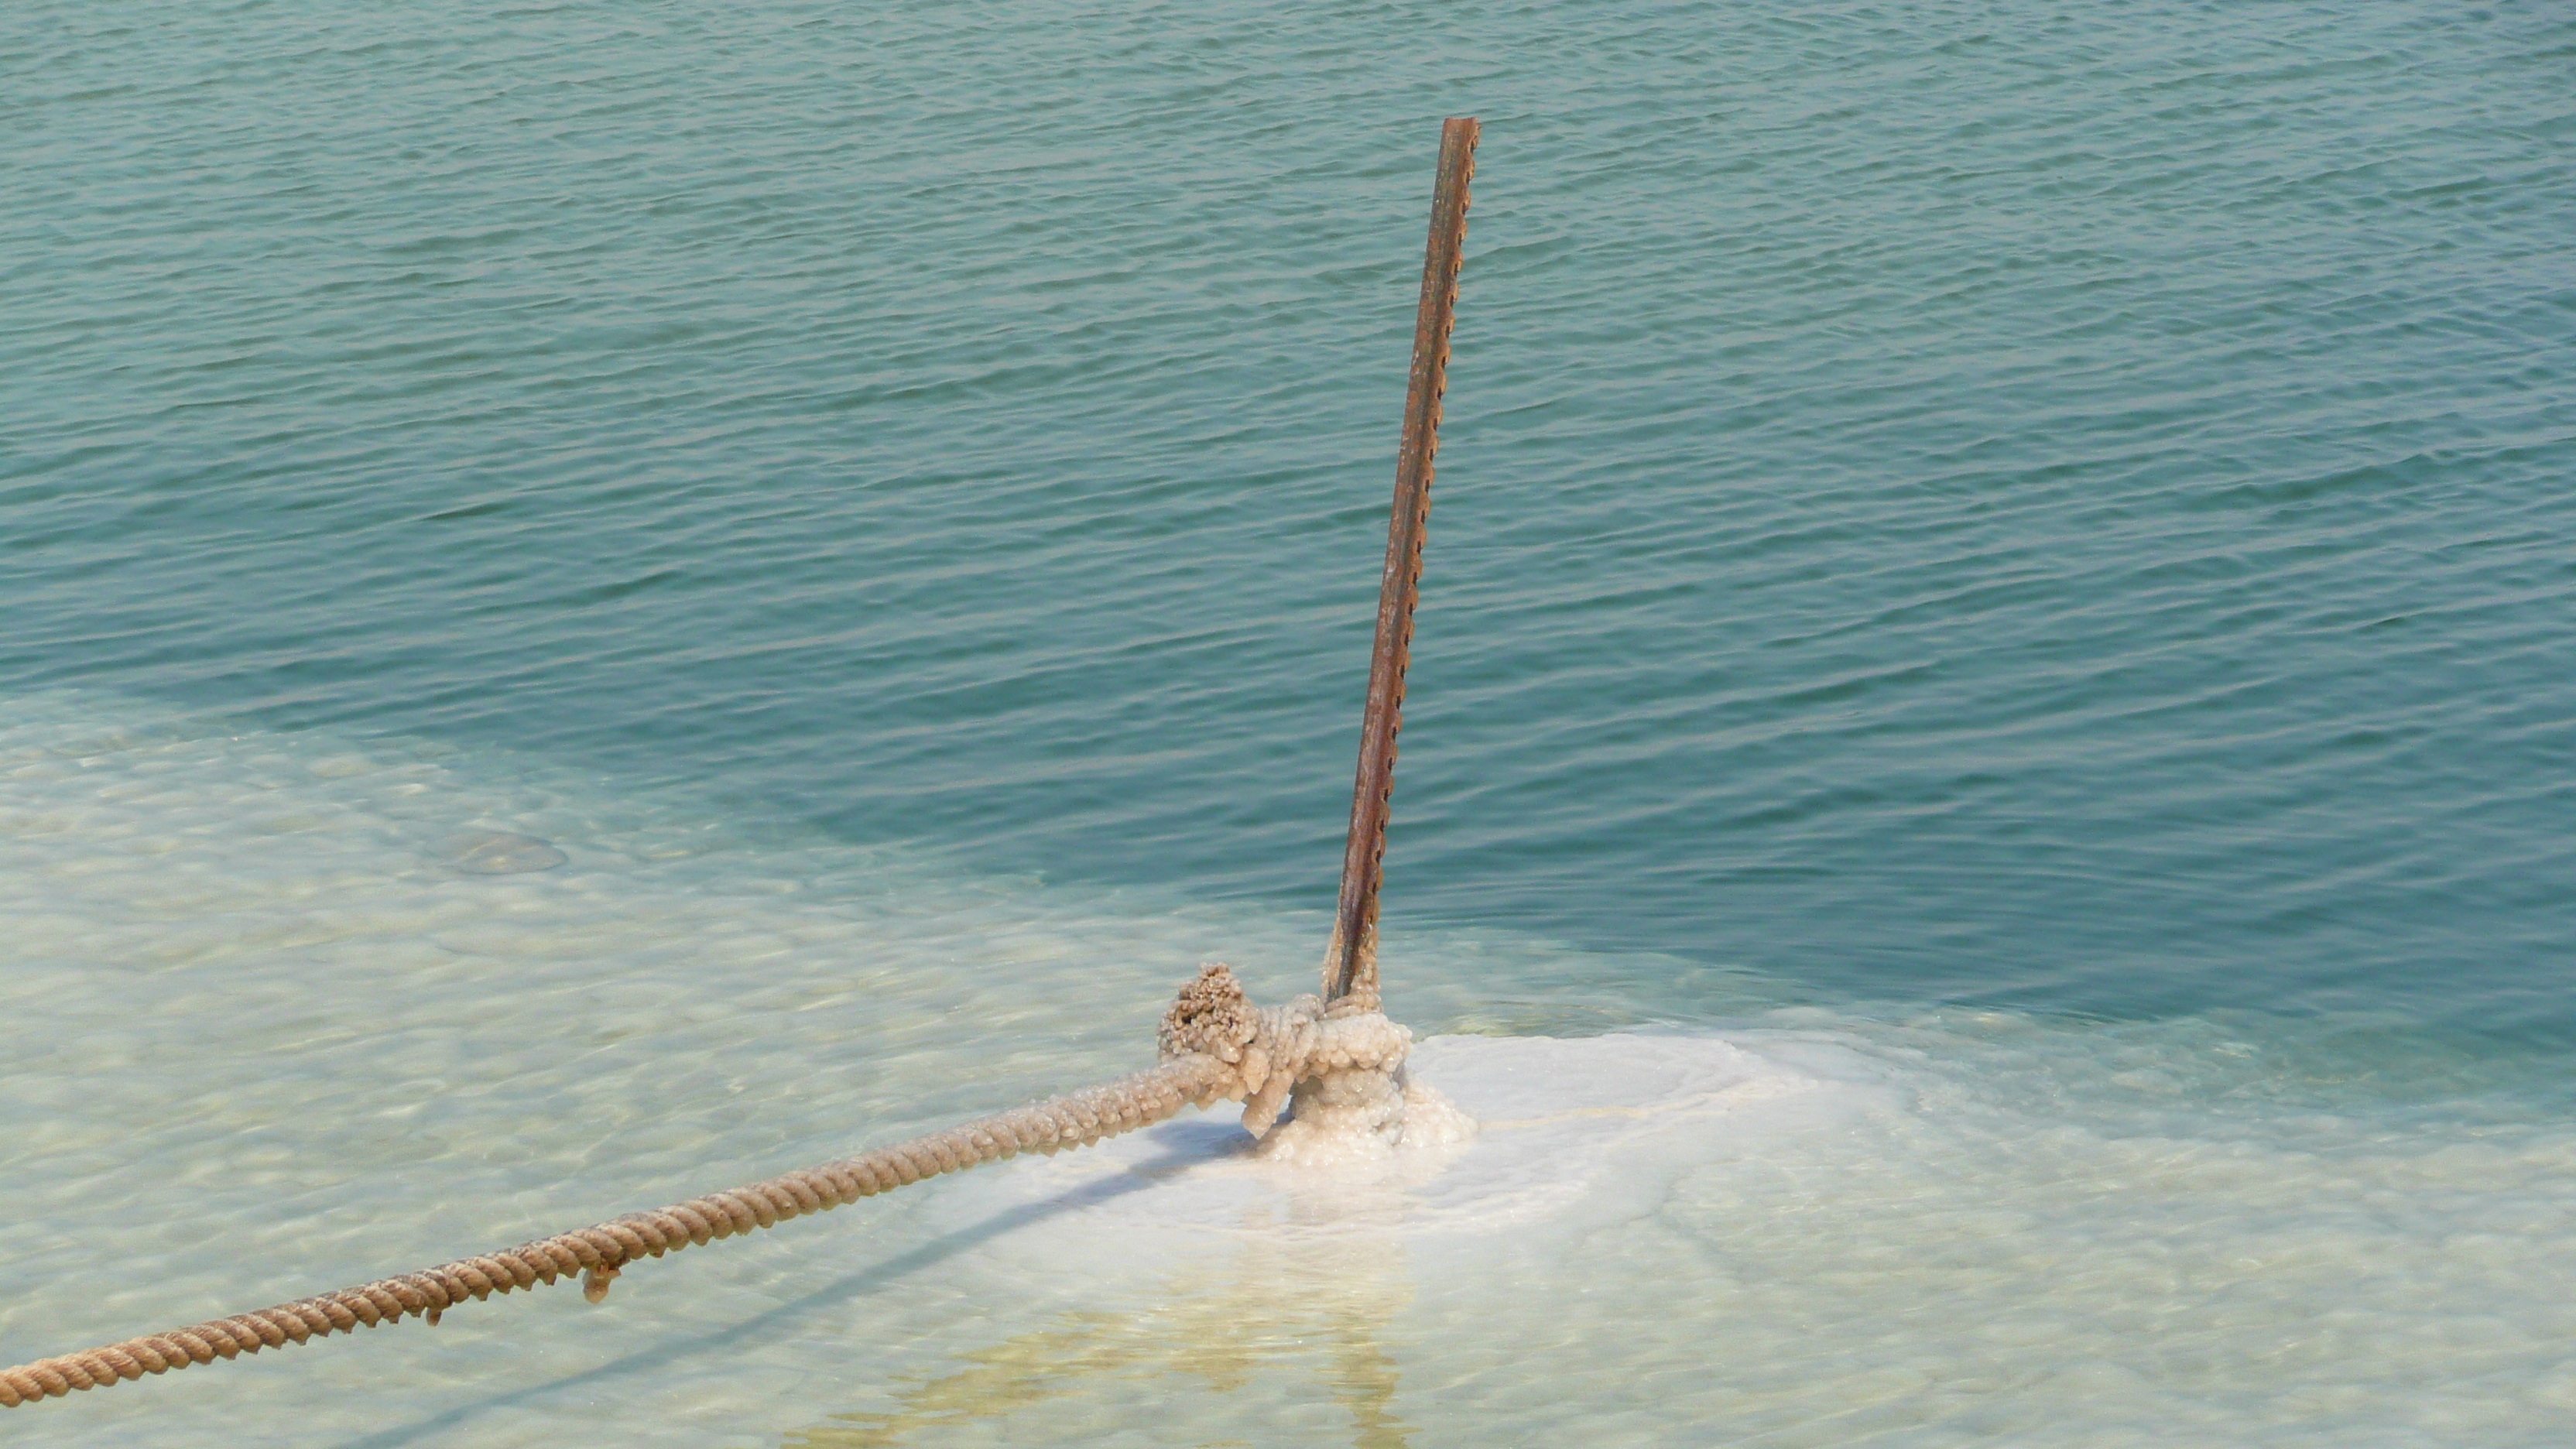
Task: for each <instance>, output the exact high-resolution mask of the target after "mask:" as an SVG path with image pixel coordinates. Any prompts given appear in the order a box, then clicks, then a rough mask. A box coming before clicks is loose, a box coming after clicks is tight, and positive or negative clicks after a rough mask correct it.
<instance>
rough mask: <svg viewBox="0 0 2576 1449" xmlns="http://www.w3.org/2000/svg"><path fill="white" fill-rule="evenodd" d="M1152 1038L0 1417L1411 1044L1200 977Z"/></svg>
mask: <svg viewBox="0 0 2576 1449" xmlns="http://www.w3.org/2000/svg"><path fill="white" fill-rule="evenodd" d="M1160 1040H1161V1047H1162V1056H1163V1062H1162V1065H1160V1066H1158V1067H1156V1068H1154V1069H1153V1070H1152V1071H1148V1072H1138V1073H1136V1074H1135V1075H1133V1076H1128V1077H1121V1078H1119V1079H1118V1080H1117V1081H1114V1082H1106V1083H1103V1084H1101V1085H1099V1086H1096V1087H1087V1088H1084V1089H1083V1090H1081V1091H1078V1092H1070V1093H1067V1094H1065V1095H1064V1096H1061V1097H1050V1098H1048V1099H1047V1100H1045V1101H1043V1102H1036V1103H1032V1104H1031V1105H1029V1106H1026V1107H1020V1108H1017V1109H1015V1110H1012V1111H1009V1112H1003V1113H1000V1114H998V1115H995V1116H991V1117H983V1118H978V1119H977V1120H975V1121H972V1122H967V1123H964V1124H962V1125H960V1126H956V1127H951V1128H949V1129H948V1130H946V1131H944V1132H934V1133H931V1134H930V1135H928V1136H926V1137H916V1138H913V1139H912V1140H910V1141H908V1142H900V1143H897V1144H895V1145H894V1146H891V1147H881V1148H878V1149H877V1150H876V1151H873V1152H868V1153H862V1154H861V1155H859V1156H857V1157H850V1158H844V1159H842V1160H840V1161H838V1162H827V1163H825V1164H823V1165H822V1166H820V1167H809V1168H805V1169H803V1170H802V1171H798V1172H790V1173H786V1174H784V1175H782V1176H779V1177H772V1178H768V1179H765V1180H763V1181H760V1182H755V1183H753V1184H751V1185H750V1186H748V1187H738V1188H735V1189H733V1190H732V1191H730V1192H719V1193H710V1194H708V1195H707V1196H705V1197H697V1198H691V1199H689V1200H688V1201H687V1202H683V1203H675V1204H673V1205H672V1206H670V1207H666V1208H660V1209H657V1210H655V1211H652V1212H639V1213H628V1214H626V1215H625V1216H624V1217H620V1218H613V1219H611V1220H609V1221H607V1222H604V1223H600V1224H598V1225H597V1226H594V1227H587V1228H582V1229H580V1230H578V1231H575V1232H569V1233H558V1234H556V1235H555V1236H553V1237H550V1238H539V1239H537V1240H536V1241H535V1242H531V1243H524V1244H521V1245H520V1246H518V1247H515V1248H510V1249H507V1250H505V1251H502V1252H497V1253H485V1254H482V1255H480V1256H477V1257H472V1258H460V1259H458V1260H457V1261H455V1262H453V1263H445V1264H441V1265H440V1266H438V1267H435V1268H429V1269H425V1270H423V1271H421V1272H418V1273H404V1274H401V1275H399V1276H397V1277H392V1278H379V1279H377V1280H376V1281H375V1282H372V1283H366V1284H362V1285H360V1286H358V1287H355V1288H343V1289H341V1290H340V1291H339V1292H336V1293H325V1294H322V1295H320V1296H319V1297H314V1298H298V1299H296V1300H295V1301H294V1302H292V1303H281V1304H279V1305H278V1306H276V1307H274V1308H263V1309H260V1310H258V1311H257V1312H255V1313H242V1314H236V1315H234V1316H233V1317H230V1318H218V1319H214V1320H211V1321H209V1322H206V1323H199V1324H194V1325H191V1326H190V1327H187V1328H181V1329H174V1330H172V1331H170V1332H168V1333H156V1334H152V1335H150V1336H148V1337H144V1338H130V1339H127V1340H126V1341H125V1342H123V1343H115V1344H110V1345H108V1346H107V1347H105V1348H94V1349H89V1350H86V1351H84V1352H81V1353H71V1354H64V1355H62V1356H60V1357H58V1358H48V1359H41V1360H39V1361H37V1362H35V1363H31V1364H27V1365H24V1366H23V1367H19V1368H12V1369H0V1408H16V1407H17V1406H18V1405H20V1404H23V1403H31V1402H33V1401H35V1400H37V1399H44V1398H55V1397H60V1396H61V1395H64V1394H67V1393H70V1392H71V1391H73V1390H74V1389H92V1388H99V1387H103V1386H105V1385H108V1384H115V1383H121V1382H124V1381H126V1380H128V1379H139V1378H141V1377H143V1376H144V1375H145V1374H147V1373H150V1374H157V1373H166V1372H168V1371H169V1370H172V1369H183V1368H186V1367H188V1366H189V1365H191V1364H201V1363H211V1362H213V1361H214V1360H216V1359H218V1358H226V1359H229V1358H233V1357H236V1356H238V1355H241V1354H245V1353H257V1352H259V1351H260V1350H261V1349H264V1348H283V1347H285V1346H286V1345H287V1344H290V1343H302V1342H304V1341H305V1340H306V1339H308V1338H322V1337H327V1336H329V1335H331V1334H334V1333H347V1332H351V1331H353V1330H355V1329H357V1328H360V1327H369V1328H372V1327H374V1326H375V1325H377V1324H379V1323H392V1322H398V1321H400V1320H402V1319H405V1318H410V1317H414V1316H419V1317H423V1318H426V1319H428V1320H429V1321H430V1322H431V1323H433V1324H434V1323H436V1322H438V1318H439V1315H440V1314H441V1313H442V1312H444V1311H446V1310H447V1309H449V1308H452V1307H454V1306H455V1305H457V1304H459V1303H462V1302H464V1301H465V1300H466V1299H468V1298H475V1299H481V1298H484V1297H486V1296H488V1295H490V1294H494V1293H508V1292H510V1291H512V1290H513V1289H519V1288H533V1287H535V1286H537V1285H538V1284H541V1283H542V1284H547V1285H551V1284H553V1283H554V1282H556V1281H557V1280H558V1279H561V1278H567V1277H570V1276H572V1275H573V1274H574V1273H576V1272H578V1273H579V1274H580V1275H581V1281H582V1296H583V1297H585V1298H587V1299H589V1300H590V1301H591V1302H593V1303H597V1302H599V1301H600V1300H601V1299H603V1298H605V1297H607V1296H608V1285H609V1282H610V1281H611V1280H612V1279H614V1278H616V1277H617V1275H618V1272H619V1270H620V1269H622V1268H624V1267H625V1266H626V1265H628V1264H630V1263H633V1262H634V1261H636V1260H637V1259H639V1258H645V1257H654V1258H658V1257H661V1256H662V1255H663V1254H665V1253H676V1252H678V1251H680V1250H681V1249H682V1248H687V1247H693V1246H695V1245H697V1244H700V1243H706V1242H712V1241H714V1240H715V1239H717V1238H729V1237H732V1236H733V1235H734V1234H736V1233H747V1232H750V1231H751V1230H753V1229H755V1228H766V1227H769V1226H772V1225H773V1224H776V1223H782V1222H785V1221H787V1220H788V1219H790V1218H798V1217H803V1216H805V1215H806V1214H808V1213H818V1212H823V1211H826V1210H828V1209H831V1208H836V1207H839V1206H841V1205H842V1204H844V1203H851V1202H856V1201H858V1200H859V1199H860V1198H863V1197H873V1196H875V1195H876V1194H878V1193H881V1192H890V1191H892V1190H894V1189H895V1188H898V1187H904V1186H908V1185H910V1184H912V1183H916V1182H919V1181H921V1180H923V1179H924V1178H931V1177H937V1176H939V1175H940V1174H941V1173H946V1172H958V1171H962V1170H964V1169H966V1168H969V1167H976V1166H980V1165H982V1164H984V1163H987V1162H996V1161H1000V1160H1001V1159H1003V1158H1007V1157H1012V1156H1016V1155H1017V1154H1019V1153H1022V1152H1027V1151H1038V1152H1044V1153H1049V1154H1053V1153H1056V1152H1059V1151H1062V1150H1063V1149H1065V1148H1067V1147H1083V1146H1088V1145H1090V1144H1091V1143H1094V1142H1098V1141H1100V1140H1101V1139H1103V1138H1106V1137H1115V1136H1118V1135H1119V1134H1121V1133H1125V1132H1133V1131H1135V1130H1137V1129H1138V1128H1140V1127H1149V1126H1152V1125H1153V1124H1154V1123H1157V1122H1160V1121H1162V1120H1164V1119H1165V1118H1168V1117H1170V1116H1172V1115H1174V1114H1175V1113H1177V1112H1179V1111H1180V1110H1181V1108H1183V1107H1184V1106H1200V1107H1204V1106H1206V1105H1208V1104H1209V1103H1210V1102H1213V1101H1216V1100H1218V1099H1220V1098H1225V1099H1231V1100H1241V1101H1244V1102H1245V1107H1244V1125H1245V1126H1246V1127H1247V1128H1249V1129H1250V1130H1251V1131H1252V1133H1253V1135H1254V1136H1256V1137H1258V1136H1261V1135H1262V1134H1264V1133H1265V1132H1267V1131H1268V1130H1269V1128H1270V1127H1271V1125H1272V1124H1273V1123H1274V1122H1276V1121H1277V1120H1278V1115H1279V1110H1280V1107H1281V1106H1282V1104H1284V1103H1285V1102H1286V1100H1287V1098H1288V1095H1289V1093H1290V1091H1291V1090H1292V1089H1293V1088H1294V1086H1295V1085H1296V1084H1297V1083H1298V1082H1299V1081H1303V1080H1309V1079H1313V1078H1317V1077H1321V1076H1324V1075H1328V1074H1331V1073H1336V1072H1346V1071H1352V1070H1359V1071H1392V1070H1394V1069H1395V1067H1397V1066H1399V1065H1400V1064H1401V1063H1402V1061H1403V1059H1404V1054H1405V1051H1406V1048H1407V1047H1408V1046H1409V1045H1410V1043H1411V1041H1412V1034H1411V1033H1410V1032H1407V1031H1406V1030H1405V1029H1404V1028H1403V1027H1401V1026H1397V1025H1395V1024H1394V1023H1393V1022H1390V1021H1388V1020H1387V1019H1386V1018H1385V1017H1384V1016H1381V1015H1378V1014H1377V1013H1375V1012H1358V1011H1340V1012H1338V1013H1327V1012H1325V1010H1324V1009H1323V1007H1322V1006H1321V1004H1320V1003H1319V1002H1318V1001H1317V1000H1316V998H1314V997H1312V996H1304V997H1299V998H1298V999H1297V1000H1295V1001H1293V1002H1290V1003H1289V1004H1288V1005H1287V1006H1285V1007H1279V1008H1273V1009H1270V1010H1261V1009H1258V1008H1255V1007H1253V1006H1252V1005H1251V1003H1250V1002H1248V1001H1247V1000H1246V999H1245V998H1244V995H1243V988H1242V987H1241V986H1240V985H1238V984H1236V982H1235V979H1234V975H1233V973H1232V972H1230V971H1228V970H1227V969H1226V968H1225V967H1223V966H1209V967H1205V968H1203V969H1202V970H1201V971H1200V973H1199V976H1198V979H1197V980H1195V981H1192V982H1191V983H1190V984H1189V985H1187V986H1185V987H1183V988H1182V989H1181V993H1180V999H1179V1000H1177V1001H1175V1002H1174V1003H1173V1005H1172V1008H1171V1010H1170V1011H1169V1012H1168V1013H1167V1014H1166V1015H1165V1016H1164V1018H1163V1025H1162V1031H1161V1037H1160Z"/></svg>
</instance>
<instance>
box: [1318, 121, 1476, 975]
mask: <svg viewBox="0 0 2576 1449" xmlns="http://www.w3.org/2000/svg"><path fill="white" fill-rule="evenodd" d="M1476 135H1477V126H1476V121H1475V118H1474V117H1472V116H1453V117H1451V118H1450V119H1448V120H1447V121H1444V122H1442V123H1441V127H1440V170H1439V173H1438V175H1437V177H1436V178H1435V179H1434V180H1433V182H1432V185H1431V241H1430V244H1429V246H1428V247H1427V248H1426V249H1425V251H1424V254H1423V258H1422V301H1421V303H1420V305H1419V306H1418V307H1417V308H1416V309H1415V311H1414V317H1413V379H1412V383H1411V386H1410V387H1409V388H1408V390H1407V391H1406V393H1405V399H1404V435H1403V438H1402V440H1401V441H1400V442H1399V443H1398V444H1397V445H1396V458H1395V510H1394V513H1393V514H1392V515H1391V516H1390V517H1389V518H1388V520H1387V525H1386V572H1385V574H1384V575H1383V576H1382V577H1381V578H1380V580H1379V582H1378V599H1377V648H1376V650H1375V651H1374V652H1372V653H1371V654H1370V656H1369V682H1368V709H1367V711H1366V713H1365V714H1364V715H1362V717H1361V720H1360V764H1359V778H1358V780H1357V781H1356V782H1355V783H1354V784H1353V786H1352V789H1351V833H1350V839H1349V841H1348V842H1347V843H1346V844H1345V845H1344V846H1343V847H1342V894H1341V899H1340V901H1339V903H1338V905H1337V908H1336V909H1335V911H1334V914H1333V939H1332V943H1331V944H1330V945H1328V946H1327V947H1325V949H1324V1001H1325V1003H1326V1004H1327V1005H1330V1004H1332V1003H1334V1002H1338V1001H1340V1000H1342V999H1344V998H1346V997H1347V998H1350V999H1351V1002H1352V1005H1354V1006H1356V1007H1358V1008H1360V1009H1362V1010H1369V1011H1374V1010H1376V1009H1377V1005H1378V993H1377V893H1378V884H1379V882H1380V881H1381V880H1382V879H1383V878H1384V876H1385V866H1386V818H1387V806H1388V801H1389V800H1390V799H1391V798H1392V796H1393V795H1394V792H1395V736H1396V731H1397V730H1399V729H1401V728H1402V727H1403V718H1404V668H1405V665H1406V663H1407V662H1408V661H1409V659H1410V658H1411V655H1412V651H1413V605H1414V601H1415V599H1417V598H1418V597H1420V594H1421V584H1422V537H1423V529H1424V527H1425V526H1426V525H1427V524H1428V523H1429V522H1430V519H1431V460H1432V456H1433V455H1434V454H1436V453H1437V452H1439V450H1440V395H1441V393H1442V391H1443V390H1444V389H1445V388H1446V387H1447V386H1448V380H1449V325H1450V323H1451V321H1452V320H1453V319H1454V318H1455V317H1456V316H1457V311H1458V263H1459V260H1460V254H1461V252H1462V251H1463V250H1464V248H1465V246H1466V242H1467V181H1468V178H1469V177H1470V176H1471V175H1473V174H1474V172H1475V169H1476Z"/></svg>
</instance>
